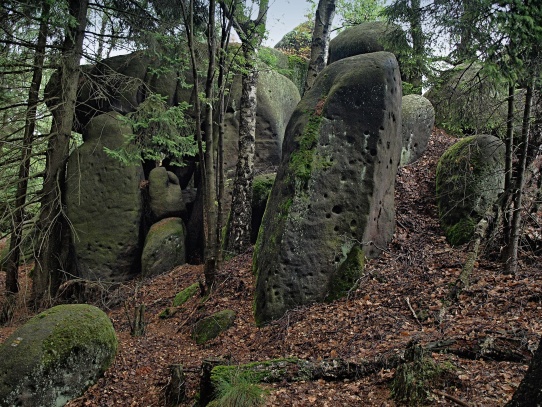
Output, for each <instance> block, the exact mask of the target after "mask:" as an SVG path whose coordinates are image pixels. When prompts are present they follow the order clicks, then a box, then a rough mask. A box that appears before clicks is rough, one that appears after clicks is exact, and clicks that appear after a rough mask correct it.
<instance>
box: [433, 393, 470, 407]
mask: <svg viewBox="0 0 542 407" xmlns="http://www.w3.org/2000/svg"><path fill="white" fill-rule="evenodd" d="M432 392H433V393H435V394H437V395H439V396H442V397H444V398H446V399H448V400H450V401H453V402H454V403H455V404H457V405H460V406H463V407H472V406H471V405H470V404H469V403H467V402H465V401H463V400H461V399H459V398H457V397H454V396H452V395H450V394H448V393H444V392H443V391H440V390H436V389H433V390H432Z"/></svg>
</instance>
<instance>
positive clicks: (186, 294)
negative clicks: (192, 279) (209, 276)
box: [172, 283, 199, 307]
mask: <svg viewBox="0 0 542 407" xmlns="http://www.w3.org/2000/svg"><path fill="white" fill-rule="evenodd" d="M198 290H199V284H198V283H194V284H192V285H191V286H188V287H186V288H185V289H184V290H182V291H181V292H179V293H178V294H177V295H176V296H175V298H174V299H173V303H172V305H173V306H174V307H180V306H181V305H183V304H184V303H185V302H186V301H188V300H189V299H190V298H192V297H193V296H194V295H195V294H196V293H197V292H198Z"/></svg>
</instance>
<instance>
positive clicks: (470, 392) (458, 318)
mask: <svg viewBox="0 0 542 407" xmlns="http://www.w3.org/2000/svg"><path fill="white" fill-rule="evenodd" d="M453 142H454V139H453V138H452V137H449V136H447V135H446V134H444V133H442V132H440V131H437V132H436V133H434V134H433V136H432V138H431V140H430V143H429V147H428V150H427V151H426V154H425V155H424V157H423V158H421V159H420V160H419V161H418V162H416V163H414V164H412V165H410V166H407V167H404V168H402V169H400V170H399V173H398V176H397V184H396V202H397V227H396V233H395V236H394V239H393V241H392V242H391V243H390V244H389V246H388V248H387V249H386V250H385V251H384V253H383V254H382V255H381V257H380V258H378V259H373V260H371V261H369V262H368V264H367V268H366V273H365V276H364V277H363V278H362V279H361V280H360V282H359V286H358V288H357V289H355V290H353V291H352V292H351V293H350V294H349V295H348V296H347V297H346V298H343V299H341V300H338V301H335V302H332V303H327V304H314V305H311V306H306V307H302V308H298V309H294V310H291V311H289V312H288V313H287V314H286V315H285V316H284V317H283V318H281V319H280V320H278V321H275V322H273V323H271V324H269V325H267V326H265V327H262V328H258V327H256V325H255V323H254V319H253V315H252V309H253V308H252V305H253V294H252V292H253V287H254V277H253V275H252V272H251V254H250V253H247V254H245V255H241V256H238V257H236V258H234V259H232V260H231V261H228V262H227V263H226V264H225V267H224V269H223V271H222V272H223V273H224V278H225V279H224V282H223V283H222V284H221V285H220V286H219V287H218V288H217V289H216V290H215V291H214V292H213V293H212V295H211V296H210V297H209V298H207V300H206V301H205V302H202V300H201V298H197V297H194V298H192V299H191V300H189V301H188V302H187V303H186V304H185V305H184V306H183V307H182V309H181V310H180V311H179V312H178V313H176V314H175V315H174V316H173V317H172V318H169V319H160V318H159V317H158V315H159V314H160V312H161V311H162V310H164V309H165V308H166V307H169V306H170V305H171V302H172V300H173V298H174V296H175V294H176V293H178V292H179V291H180V290H182V289H184V288H186V287H188V286H189V285H191V284H193V283H194V282H197V281H198V280H201V279H202V278H203V276H202V267H201V266H194V265H185V266H181V267H177V268H175V269H174V270H172V271H171V272H170V273H168V274H165V275H161V276H158V277H155V278H153V279H151V280H145V281H133V282H131V283H129V284H126V285H124V286H122V287H121V288H119V289H118V290H117V291H116V292H115V293H113V295H112V296H110V297H108V298H107V299H104V300H103V301H102V302H101V303H98V305H99V306H101V307H102V308H103V309H105V310H106V311H107V312H108V315H109V316H110V318H111V320H112V321H113V325H114V327H115V329H116V331H117V335H118V338H119V351H118V355H117V357H116V359H115V362H114V363H113V365H112V366H111V367H110V368H109V370H108V371H107V372H106V373H105V376H104V377H103V378H101V379H100V380H99V381H98V382H97V383H96V384H95V385H93V386H92V387H91V388H89V389H88V391H87V392H86V393H85V394H84V395H83V396H81V397H80V398H78V399H76V400H73V401H71V402H70V403H68V406H70V407H76V406H77V407H81V406H161V405H164V404H163V400H162V396H163V394H164V389H165V387H166V386H167V384H168V380H169V370H168V367H169V365H171V364H182V365H183V367H184V371H185V374H186V380H187V395H188V401H187V402H186V403H185V404H183V405H186V406H191V405H193V404H194V399H195V397H196V393H197V392H198V386H199V372H200V366H201V363H202V361H203V360H204V359H206V358H209V357H220V358H225V359H228V360H229V361H230V363H232V364H241V363H246V362H250V361H262V360H268V359H273V358H281V357H297V358H303V359H308V360H313V361H319V360H322V359H337V358H340V359H343V360H347V361H352V362H357V361H360V360H362V359H365V360H375V359H377V358H378V357H381V356H382V355H394V354H401V353H402V352H403V351H404V350H405V348H406V347H407V344H408V343H409V342H410V341H412V340H416V341H417V342H419V343H420V344H421V345H426V344H429V343H433V342H436V341H443V340H449V339H457V340H459V341H460V342H461V343H463V344H466V345H465V346H466V347H468V346H469V344H475V343H478V344H486V345H487V346H488V348H491V347H492V346H493V345H494V344H496V343H498V342H499V341H504V342H503V343H505V344H506V345H505V346H511V345H510V344H516V345H517V349H511V351H512V352H511V353H513V352H514V351H515V350H517V351H518V353H522V352H523V353H522V354H525V350H527V359H528V358H529V355H530V354H531V352H533V351H534V350H535V349H536V347H537V345H538V341H539V339H540V335H541V334H542V325H541V321H542V318H541V317H542V275H541V270H540V258H537V257H533V256H532V255H529V254H528V253H522V256H521V262H520V267H519V272H518V273H517V274H516V275H506V274H503V273H502V265H501V264H500V263H499V262H498V261H497V257H498V249H496V248H491V249H487V250H485V252H484V253H485V254H484V255H483V256H482V257H481V258H480V259H479V261H478V262H477V264H476V267H475V270H474V273H473V275H472V279H471V285H470V287H468V288H467V289H465V290H464V291H462V292H461V293H460V294H459V296H458V300H457V301H456V302H454V301H450V300H449V292H450V287H451V285H452V284H453V283H454V282H455V281H456V279H457V278H458V276H459V273H460V272H461V268H462V266H463V262H464V259H465V255H466V250H467V246H460V247H451V246H450V245H448V244H447V243H446V241H445V238H444V236H443V235H442V232H441V230H440V228H439V225H438V218H437V214H436V206H435V202H434V190H435V188H434V174H435V169H436V163H437V160H438V158H439V157H440V155H441V154H442V153H443V152H444V151H445V149H446V148H447V147H448V146H450V145H451V144H452V143H453ZM3 278H4V276H3V275H1V276H0V280H3ZM0 283H1V284H3V281H0ZM137 304H145V306H146V311H145V313H146V314H145V315H146V318H147V320H146V322H147V325H146V332H145V335H144V336H141V337H132V336H131V335H130V322H129V319H130V318H129V316H130V317H131V315H132V313H133V310H134V307H135V306H136V305H137ZM224 309H232V310H235V311H236V312H237V318H236V321H235V324H234V326H233V327H232V328H230V329H229V330H228V331H226V332H225V333H223V334H221V335H220V336H218V337H217V338H215V339H213V340H211V341H210V342H208V343H206V344H205V345H201V346H200V345H196V343H195V342H194V341H193V340H192V339H191V329H192V326H193V324H194V323H195V322H196V321H197V320H199V319H201V318H202V317H204V316H208V315H210V314H212V313H214V312H216V311H219V310H224ZM28 317H29V312H28V311H26V312H25V311H21V310H20V311H19V312H18V313H17V314H16V317H15V318H14V320H13V321H12V322H11V323H10V324H8V325H6V326H4V327H1V328H0V340H1V341H3V340H4V339H5V338H6V337H7V336H8V335H9V334H10V333H11V332H12V331H13V330H14V329H15V328H16V327H17V326H19V325H21V324H22V323H24V321H25V320H26V319H27V318H28ZM484 346H485V345H481V346H479V347H478V348H476V347H475V350H474V351H473V352H471V353H468V352H463V353H461V352H454V351H450V352H444V353H437V352H433V353H431V354H430V356H431V357H432V358H433V359H434V360H435V361H436V362H438V363H446V364H447V365H448V366H453V375H454V377H455V379H454V380H451V381H450V382H449V383H441V386H440V387H439V388H438V390H437V392H434V393H432V401H431V402H430V404H431V405H442V406H455V405H461V404H458V403H464V404H463V405H469V406H502V405H504V404H505V403H506V402H507V401H508V400H509V399H510V397H511V396H512V394H513V392H514V391H515V389H516V388H517V386H518V384H519V382H520V381H521V379H522V377H523V375H524V373H525V371H526V369H527V363H528V362H526V361H525V360H524V361H521V362H512V361H499V360H495V359H499V358H498V357H496V356H495V354H489V353H488V354H486V353H485V350H484V349H485V348H484ZM458 355H460V356H458ZM487 355H489V356H487ZM503 358H504V359H506V357H503ZM394 372H395V369H393V368H382V369H380V371H379V372H378V373H376V374H373V375H370V376H368V377H362V378H356V377H353V378H351V379H348V380H341V381H325V380H318V381H301V382H295V383H291V382H286V381H283V382H281V383H276V384H268V385H265V387H266V389H267V390H268V394H267V395H266V404H265V405H267V406H330V407H332V406H333V407H335V406H396V405H397V404H396V403H395V402H394V401H393V400H392V399H391V398H390V381H391V378H392V377H393V375H394ZM454 398H455V399H456V401H453V399H454Z"/></svg>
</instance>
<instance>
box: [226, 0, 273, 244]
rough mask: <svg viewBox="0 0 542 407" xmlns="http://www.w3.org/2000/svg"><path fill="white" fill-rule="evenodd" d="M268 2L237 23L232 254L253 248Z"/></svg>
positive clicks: (231, 219) (230, 224)
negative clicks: (240, 60)
mask: <svg viewBox="0 0 542 407" xmlns="http://www.w3.org/2000/svg"><path fill="white" fill-rule="evenodd" d="M267 7H268V0H260V2H259V12H258V18H257V19H256V20H254V21H253V20H250V19H249V16H242V18H243V19H246V20H244V21H243V22H239V21H237V25H238V27H239V30H240V31H241V33H240V37H241V47H242V50H243V56H244V58H245V66H244V68H245V71H244V72H243V74H242V94H241V103H240V123H239V156H238V159H237V167H236V173H235V181H234V184H233V195H232V204H231V211H230V222H229V225H228V242H227V247H226V250H227V251H228V252H229V254H240V253H243V252H245V251H246V250H247V249H248V248H249V247H250V246H251V243H250V235H251V231H252V181H253V180H254V156H255V150H256V109H257V99H256V91H257V86H258V67H257V66H256V60H257V54H258V49H259V47H260V44H261V42H262V38H263V34H264V32H265V24H266V16H267Z"/></svg>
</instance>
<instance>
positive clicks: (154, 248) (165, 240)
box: [141, 218, 186, 277]
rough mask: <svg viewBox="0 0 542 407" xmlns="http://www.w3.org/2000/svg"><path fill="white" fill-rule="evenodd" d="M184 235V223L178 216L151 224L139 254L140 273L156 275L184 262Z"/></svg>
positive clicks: (148, 275)
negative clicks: (141, 251)
mask: <svg viewBox="0 0 542 407" xmlns="http://www.w3.org/2000/svg"><path fill="white" fill-rule="evenodd" d="M185 237H186V231H185V227H184V223H183V221H182V219H180V218H166V219H162V220H161V221H160V222H158V223H155V224H154V225H152V226H151V228H150V230H149V233H147V237H146V238H145V245H144V248H143V254H142V255H141V273H142V275H143V276H145V277H151V276H156V275H159V274H162V273H165V272H167V271H170V270H171V269H172V268H173V267H175V266H180V265H181V264H184V263H185V261H186V252H185V244H184V240H185Z"/></svg>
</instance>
